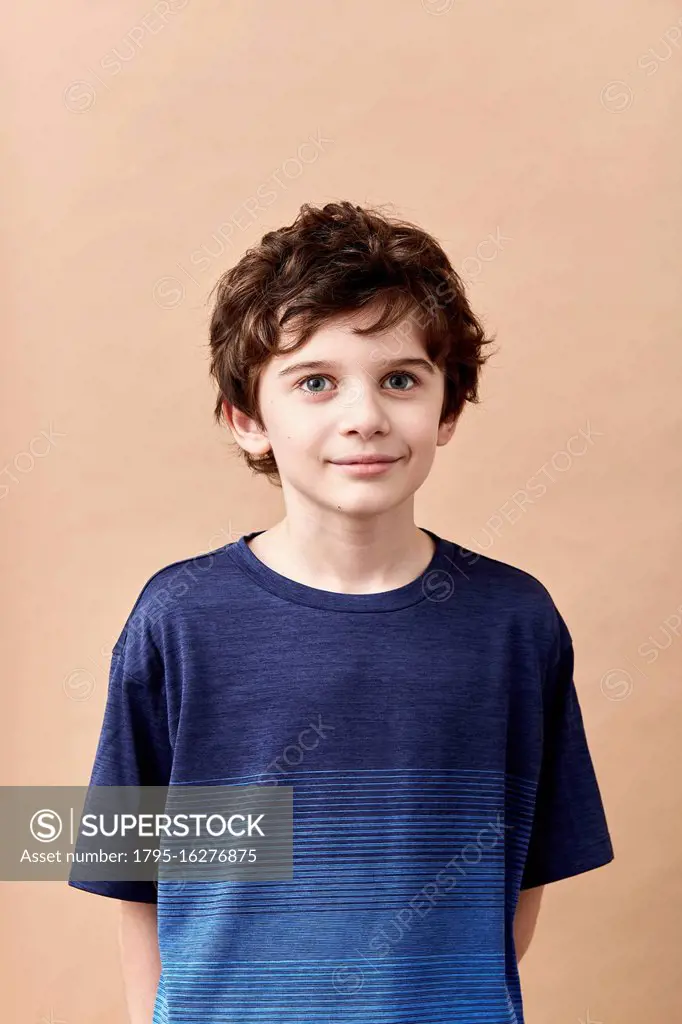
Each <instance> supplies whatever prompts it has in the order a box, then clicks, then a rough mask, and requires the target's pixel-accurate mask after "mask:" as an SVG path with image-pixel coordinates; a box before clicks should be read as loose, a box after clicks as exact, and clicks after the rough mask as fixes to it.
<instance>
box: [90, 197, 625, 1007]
mask: <svg viewBox="0 0 682 1024" xmlns="http://www.w3.org/2000/svg"><path fill="white" fill-rule="evenodd" d="M491 340H492V339H487V338H486V337H485V334H484V331H483V328H482V326H481V324H480V323H479V321H478V320H477V319H476V317H475V316H474V314H473V313H472V311H471V309H470V307H469V304H468V301H467V299H466V296H465V294H464V290H463V287H462V282H461V280H460V279H459V277H458V276H457V274H456V273H455V272H454V270H453V268H452V266H451V265H450V262H449V261H448V258H447V256H446V255H445V253H444V252H443V250H442V249H441V247H440V246H439V245H438V243H437V242H436V241H435V240H434V239H433V238H432V237H431V236H429V235H428V234H426V233H425V232H424V231H422V230H420V229H419V228H418V227H416V226H414V225H412V224H409V223H405V222H399V221H396V220H392V219H389V218H388V217H386V216H384V215H382V214H381V213H380V212H379V211H377V210H368V209H363V208H361V207H358V206H353V205H352V204H350V203H348V202H343V203H329V204H327V205H326V206H324V207H323V208H321V209H320V208H315V207H312V206H309V205H305V206H303V207H302V208H301V211H300V213H299V215H298V217H297V218H296V220H295V222H294V223H293V224H292V225H290V226H288V227H285V228H282V229H280V230H277V231H271V232H269V233H268V234H266V235H265V236H264V237H263V239H262V240H261V242H260V244H259V245H257V246H256V247H255V248H253V249H250V250H249V251H248V252H247V253H246V254H245V255H244V256H243V258H242V259H241V260H240V262H239V263H238V264H237V265H236V266H235V267H234V268H232V269H231V270H229V271H228V272H227V273H226V274H225V275H224V276H223V277H222V278H221V280H220V281H219V283H218V287H217V295H216V300H215V307H214V309H213V314H212V319H211V327H210V343H211V373H212V375H213V377H214V378H215V381H216V382H217V385H218V391H219V394H218V399H217V404H216V410H215V412H216V416H217V418H218V419H219V420H220V418H221V416H223V415H224V417H225V419H226V421H227V423H228V425H229V428H230V430H231V433H232V435H233V436H234V438H235V440H236V441H237V443H238V446H239V452H240V453H243V456H244V458H245V460H246V462H247V464H248V466H250V467H251V468H252V470H253V471H254V472H256V473H260V474H263V475H265V476H266V478H267V479H269V480H271V481H273V482H275V483H276V484H278V485H279V486H281V488H282V496H283V501H284V506H285V516H284V518H283V519H282V520H281V521H280V522H278V523H277V524H276V525H275V526H274V527H272V528H271V529H269V530H258V531H254V532H251V533H248V534H246V535H244V536H242V537H241V538H240V539H239V540H238V541H235V542H233V543H230V544H227V545H225V546H224V547H222V548H219V549H216V550H215V551H212V552H209V553H207V554H206V555H202V556H199V557H198V558H195V559H194V560H193V570H192V572H190V573H187V571H186V570H187V568H188V563H189V560H184V561H179V562H175V563H173V564H171V565H167V566H165V567H164V568H162V569H160V570H159V571H158V572H157V573H155V574H154V575H153V576H152V577H151V578H150V579H149V580H148V581H147V583H146V584H145V585H144V587H143V588H142V591H141V593H140V595H139V597H138V598H137V601H136V602H135V605H134V607H133V609H132V611H131V613H130V615H129V617H128V620H127V621H126V623H125V625H124V628H123V631H122V633H121V635H120V637H119V639H118V641H117V643H116V646H115V649H114V652H113V658H112V666H111V675H110V683H109V693H108V698H107V705H106V710H105V715H104V724H103V728H102V733H101V736H100V740H99V745H98V749H97V753H96V757H95V764H94V768H93V772H92V778H91V783H92V784H99V785H169V784H171V785H172V784H191V783H202V784H206V785H208V784H222V785H237V784H248V783H252V784H262V785H267V784H269V785H273V784H275V785H277V784H279V785H284V786H291V787H293V801H294V803H293V808H294V810H293V856H294V860H293V863H294V870H293V880H291V881H279V882H277V881H273V882H259V883H255V884H248V883H240V882H235V881H225V882H221V881H214V882H213V883H212V884H210V885H207V884H205V883H201V882H193V881H185V882H184V883H182V884H181V886H180V889H179V891H178V890H177V889H175V890H174V888H173V886H174V884H175V885H177V883H172V882H164V881H163V880H162V881H160V882H159V884H158V888H156V887H155V883H153V882H139V881H135V882H126V881H115V882H111V881H110V882H100V883H97V882H92V883H91V882H86V883H78V882H71V884H73V885H75V886H76V887H80V888H84V889H88V890H90V891H92V892H96V893H100V894H102V895H105V896H112V897H115V898H118V899H120V900H121V901H122V907H123V908H125V909H124V910H123V914H122V922H121V925H122V936H121V937H122V952H123V963H124V974H125V978H126V984H127V991H128V999H129V1005H130V1012H131V1020H132V1021H133V1024H142V1022H149V1020H150V1019H151V1017H152V1013H153V1021H154V1024H180V1022H182V1024H189V1022H197V1024H199V1022H201V1024H227V1022H239V1024H245V1022H252V1021H253V1022H255V1021H258V1022H260V1024H266V1022H267V1024H274V1022H289V1024H302V1022H306V1021H310V1022H315V1024H342V1022H347V1021H354V1022H356V1024H370V1022H376V1024H379V1022H381V1024H399V1022H400V1024H443V1022H444V1021H448V1022H454V1021H461V1022H466V1024H471V1021H473V1020H476V1021H478V1022H481V1024H482V1022H486V1021H489V1022H495V1024H502V1022H505V1024H507V1022H516V1024H522V1022H523V1009H522V1000H521V991H520V985H519V974H518V966H517V965H518V960H519V959H520V957H521V955H522V954H523V952H524V951H525V949H526V947H527V945H528V942H529V941H530V935H531V934H532V930H533V926H534V921H535V916H536V914H537V910H538V905H539V896H540V894H541V892H542V887H543V886H544V885H545V884H547V883H550V882H553V881H556V880H558V879H561V878H567V877H569V876H572V875H576V874H578V873H580V872H584V871H588V870H591V869H593V868H596V867H599V866H600V865H604V864H607V863H608V862H609V861H611V860H612V858H613V850H612V846H611V840H610V836H609V832H608V828H607V823H606V819H605V815H604V808H603V805H602V800H601V796H600V791H599V787H598V784H597V780H596V778H595V773H594V769H593V765H592V760H591V756H590V753H589V750H588V746H587V741H586V736H585V731H584V728H583V722H582V717H581V711H580V707H579V704H578V699H577V696H576V690H575V686H574V682H573V648H572V641H571V636H570V634H569V631H568V629H567V627H566V624H565V622H564V620H563V618H562V617H561V615H560V614H559V612H558V610H557V608H556V607H555V605H554V603H553V601H552V598H551V597H550V595H549V593H548V591H547V590H546V589H545V587H544V586H543V585H542V584H541V583H540V582H539V581H538V580H537V579H535V578H534V577H533V576H531V575H529V574H528V573H526V572H524V571H522V570H521V569H518V568H515V567H513V566H511V565H507V564H506V563H503V562H500V561H496V560H494V559H491V558H488V557H486V556H482V555H477V554H475V553H474V552H472V551H470V550H468V549H466V548H463V547H460V546H458V545H456V544H455V543H453V542H452V541H450V540H447V539H445V538H442V537H440V536H438V535H437V534H435V533H434V532H432V531H431V530H428V529H426V528H422V527H418V526H416V525H415V522H414V495H415V492H416V491H417V490H418V489H419V487H420V486H421V484H422V483H423V482H424V480H425V479H426V477H427V476H428V473H429V470H430V469H431V465H432V463H433V459H434V456H435V451H436V448H437V447H438V446H444V445H446V444H447V443H448V442H449V441H450V440H451V438H452V436H453V433H454V430H455V426H456V423H457V420H458V417H459V415H460V413H461V412H462V409H463V407H464V405H465V403H466V402H467V401H469V402H476V401H478V393H477V384H478V378H479V373H480V370H481V367H482V366H483V364H484V362H485V360H486V358H487V355H486V354H485V353H484V347H485V346H486V345H488V344H489V343H490V341H491ZM396 380H399V381H400V382H401V383H400V385H396V383H395V382H396ZM157 912H158V917H157ZM157 929H158V931H157Z"/></svg>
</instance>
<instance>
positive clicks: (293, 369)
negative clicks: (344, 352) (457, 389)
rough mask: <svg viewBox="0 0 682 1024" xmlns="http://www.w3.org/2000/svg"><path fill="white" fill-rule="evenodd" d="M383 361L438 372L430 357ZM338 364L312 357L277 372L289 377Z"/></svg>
mask: <svg viewBox="0 0 682 1024" xmlns="http://www.w3.org/2000/svg"><path fill="white" fill-rule="evenodd" d="M381 363H382V365H383V366H384V367H395V366H400V367H401V369H402V367H407V366H411V367H413V368H414V369H421V370H425V371H426V372H427V373H431V374H434V373H435V372H436V370H435V367H434V365H433V363H430V362H429V361H428V359H418V358H416V357H415V358H412V357H410V358H406V359H401V358H400V357H398V358H396V359H382V360H381ZM337 366H338V364H337V363H335V362H334V361H333V360H331V359H311V360H309V361H307V362H304V363H292V364H291V366H286V367H285V368H284V369H283V370H279V371H278V373H277V376H278V377H288V376H290V375H291V374H294V373H300V372H301V371H302V370H333V369H335V368H337Z"/></svg>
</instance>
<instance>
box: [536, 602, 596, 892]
mask: <svg viewBox="0 0 682 1024" xmlns="http://www.w3.org/2000/svg"><path fill="white" fill-rule="evenodd" d="M555 611H556V609H555ZM556 616H557V623H556V627H557V628H556V634H555V641H554V644H553V650H552V657H551V660H550V669H549V671H548V674H547V679H546V680H545V686H544V688H543V744H542V761H541V768H540V776H539V782H538V788H537V794H536V801H535V809H534V815H533V823H532V828H531V834H530V840H529V845H528V851H527V856H526V862H525V867H524V872H523V876H522V880H521V889H531V888H533V887H535V886H539V885H545V884H547V883H549V882H556V881H559V880H560V879H562V878H569V877H571V876H573V875H578V874H581V873H582V872H584V871H590V870H592V869H593V868H598V867H601V866H602V865H604V864H608V863H609V862H610V861H611V860H613V858H614V853H613V847H612V843H611V838H610V835H609V830H608V825H607V822H606V816H605V812H604V805H603V802H602V797H601V792H600V789H599V784H598V782H597V778H596V775H595V770H594V765H593V763H592V758H591V755H590V751H589V747H588V742H587V736H586V733H585V727H584V723H583V717H582V713H581V709H580V704H579V702H578V695H577V692H576V688H575V682H574V678H573V666H574V653H573V642H572V639H571V636H570V633H569V631H568V629H567V627H566V624H565V622H564V620H563V619H562V617H561V615H560V614H559V613H558V611H557V612H556Z"/></svg>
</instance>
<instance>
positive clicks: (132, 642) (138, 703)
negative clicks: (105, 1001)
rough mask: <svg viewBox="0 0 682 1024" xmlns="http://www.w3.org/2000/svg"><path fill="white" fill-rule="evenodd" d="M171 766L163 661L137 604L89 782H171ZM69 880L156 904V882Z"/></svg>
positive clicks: (116, 656)
mask: <svg viewBox="0 0 682 1024" xmlns="http://www.w3.org/2000/svg"><path fill="white" fill-rule="evenodd" d="M138 602H139V598H138ZM171 766H172V746H171V742H170V735H169V724H168V710H167V702H166V693H165V683H164V672H163V664H162V659H161V655H160V653H159V650H158V648H157V647H156V645H155V643H154V640H153V638H152V633H151V622H150V621H149V619H148V618H145V614H144V612H143V611H142V609H141V608H140V607H138V604H137V603H136V606H135V607H134V609H133V611H132V612H131V614H130V616H129V617H128V620H127V622H126V624H125V626H124V628H123V631H122V633H121V635H120V636H119V638H118V640H117V641H116V644H115V645H114V649H113V652H112V658H111V667H110V670H109V684H108V692H107V699H106V705H105V708H104V718H103V722H102V726H101V731H100V735H99V740H98V744H97V749H96V753H95V759H94V764H93V768H92V772H91V776H90V785H91V786H168V785H169V782H170V774H171ZM75 873H76V874H77V872H75ZM68 884H69V885H71V886H73V887H74V888H76V889H85V890H86V891H88V892H93V893H97V894H98V895H100V896H111V897H114V898H115V899H120V900H132V901H135V902H139V903H156V902H157V892H156V886H155V884H154V882H153V881H146V880H139V881H138V880H130V881H125V880H120V881H119V880H106V881H90V880H84V881H80V880H75V879H72V878H69V880H68Z"/></svg>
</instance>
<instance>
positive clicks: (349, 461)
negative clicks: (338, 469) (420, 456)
mask: <svg viewBox="0 0 682 1024" xmlns="http://www.w3.org/2000/svg"><path fill="white" fill-rule="evenodd" d="M330 461H331V462H333V463H334V465H335V466H357V465H371V464H373V463H376V462H397V461H398V456H395V455H344V456H343V457H342V458H340V459H331V460H330Z"/></svg>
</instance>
